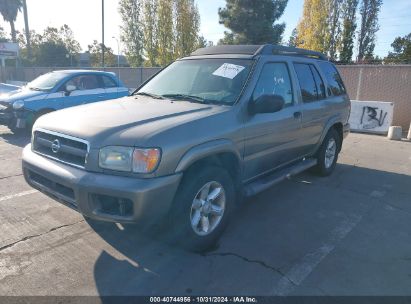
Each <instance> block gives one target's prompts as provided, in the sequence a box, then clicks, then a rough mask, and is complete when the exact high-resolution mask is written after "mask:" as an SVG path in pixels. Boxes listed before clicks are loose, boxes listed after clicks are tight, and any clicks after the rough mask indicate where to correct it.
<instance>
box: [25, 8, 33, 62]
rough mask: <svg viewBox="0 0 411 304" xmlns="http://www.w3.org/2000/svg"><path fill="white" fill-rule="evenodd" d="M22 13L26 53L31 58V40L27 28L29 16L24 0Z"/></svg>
mask: <svg viewBox="0 0 411 304" xmlns="http://www.w3.org/2000/svg"><path fill="white" fill-rule="evenodd" d="M23 13H24V27H25V31H26V41H27V55H28V57H29V58H31V41H30V29H29V18H28V16H27V15H28V14H27V4H26V0H23Z"/></svg>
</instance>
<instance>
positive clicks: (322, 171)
mask: <svg viewBox="0 0 411 304" xmlns="http://www.w3.org/2000/svg"><path fill="white" fill-rule="evenodd" d="M340 144H341V140H340V135H339V134H338V132H337V131H336V130H335V129H334V128H332V129H330V130H329V131H328V133H327V135H326V136H325V138H324V140H323V142H322V144H321V146H320V148H319V149H318V152H317V154H316V158H317V165H316V166H315V167H314V172H315V173H316V174H317V175H320V176H329V175H330V174H331V173H332V172H333V171H334V169H335V166H336V164H337V160H338V153H339V151H340V147H339V145H340Z"/></svg>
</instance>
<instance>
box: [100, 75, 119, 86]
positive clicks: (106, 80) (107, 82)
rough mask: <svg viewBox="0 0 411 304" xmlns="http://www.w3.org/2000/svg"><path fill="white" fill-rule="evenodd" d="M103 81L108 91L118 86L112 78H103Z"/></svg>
mask: <svg viewBox="0 0 411 304" xmlns="http://www.w3.org/2000/svg"><path fill="white" fill-rule="evenodd" d="M101 79H102V80H103V84H104V87H105V88H106V89H109V88H116V87H117V84H116V83H115V82H114V80H113V79H112V78H110V77H107V76H101Z"/></svg>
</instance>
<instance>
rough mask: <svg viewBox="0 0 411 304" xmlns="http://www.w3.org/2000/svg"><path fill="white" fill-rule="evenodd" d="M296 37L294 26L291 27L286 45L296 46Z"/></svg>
mask: <svg viewBox="0 0 411 304" xmlns="http://www.w3.org/2000/svg"><path fill="white" fill-rule="evenodd" d="M297 37H298V31H297V29H296V28H294V29H293V31H292V32H291V35H290V39H288V46H290V47H296V46H297V39H298V38H297Z"/></svg>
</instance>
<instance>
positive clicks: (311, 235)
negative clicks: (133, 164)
mask: <svg viewBox="0 0 411 304" xmlns="http://www.w3.org/2000/svg"><path fill="white" fill-rule="evenodd" d="M409 185H411V176H410V175H406V174H399V173H392V172H386V171H379V170H374V169H369V168H362V167H356V166H351V165H344V164H338V165H337V167H336V171H335V173H334V174H333V175H332V176H330V177H328V178H320V177H316V176H313V175H312V174H311V173H303V174H301V175H298V176H296V177H295V178H293V179H292V180H287V181H285V182H282V183H281V184H278V185H277V186H274V187H272V188H271V189H269V190H267V191H265V192H263V193H260V194H259V195H257V196H255V197H252V198H250V199H248V200H247V201H246V202H245V203H244V205H242V206H241V208H238V210H237V212H236V213H235V216H234V217H233V220H232V221H231V224H230V225H229V227H228V229H227V230H226V232H225V233H224V235H223V237H222V239H221V242H220V245H219V246H217V247H216V248H215V250H214V251H212V252H207V253H203V254H195V253H190V252H187V251H184V250H182V249H180V248H177V247H173V246H170V245H168V244H167V243H166V242H164V240H163V239H162V236H161V233H160V235H159V232H158V230H143V229H142V227H138V226H134V225H124V226H121V225H117V224H109V223H95V222H94V223H93V222H90V225H91V227H92V229H93V230H94V231H95V232H96V233H97V234H98V235H99V236H100V237H101V238H102V239H103V240H104V241H105V242H107V243H108V244H109V245H110V246H111V247H112V248H113V252H107V251H103V252H102V253H101V254H100V256H99V257H98V258H97V260H96V262H95V264H94V280H95V285H96V287H97V290H98V293H99V295H100V296H102V301H103V302H105V298H104V296H113V295H122V296H130V295H146V296H148V295H158V294H161V295H170V296H171V295H179V296H184V295H186V296H189V295H210V294H212V295H224V294H226V295H228V294H231V295H233V294H235V295H264V294H265V295H269V294H270V292H272V286H273V285H275V283H276V282H277V281H279V280H280V278H281V273H285V272H287V270H288V269H290V268H291V267H292V266H293V265H294V264H295V263H296V261H298V260H299V259H301V258H302V257H304V256H305V255H306V254H307V253H308V252H310V250H311V249H312V248H313V247H314V248H316V247H321V246H322V244H323V242H324V241H325V240H326V239H327V238H328V237H329V233H330V231H332V230H333V229H336V225H338V223H341V222H342V221H344V220H346V219H347V218H349V217H350V216H353V215H355V216H360V217H362V216H363V215H365V214H368V213H369V212H370V210H371V209H373V208H377V207H378V206H379V207H381V209H382V210H383V211H384V210H385V207H384V206H385V205H387V206H390V208H394V209H395V210H406V212H408V213H410V212H411V206H408V205H409V204H408V203H407V202H409V196H411V189H410V187H409ZM387 197H389V200H388V199H386V198H387ZM388 209H389V208H388ZM388 209H387V210H388ZM387 212H388V211H387ZM383 219H384V221H387V223H385V222H384V221H382V222H377V223H376V224H377V225H378V227H379V226H381V227H383V226H384V225H386V226H389V225H391V224H392V223H391V222H389V223H388V221H391V219H387V218H385V217H383ZM371 228H372V227H371ZM371 228H370V229H371ZM370 231H371V232H370V233H374V232H373V231H372V230H370ZM385 233H386V234H387V238H386V239H385V238H384V239H381V241H380V242H375V244H373V246H376V248H371V249H368V248H364V250H366V251H367V250H375V252H378V246H382V247H384V246H391V244H388V243H389V242H390V235H388V234H389V233H390V232H389V231H385ZM395 233H397V234H398V232H395V231H392V235H394V234H395ZM406 237H407V238H409V239H408V242H404V243H410V242H411V235H409V234H408V236H406ZM397 241H398V240H397ZM384 242H386V243H384ZM404 248H405V249H406V246H405V245H404ZM404 248H402V247H401V246H397V249H396V250H397V254H398V251H401V250H402V249H404ZM405 249H404V250H405ZM372 252H373V251H372ZM350 258H351V259H352V260H353V265H354V261H355V259H356V257H355V256H353V257H350ZM353 271H354V270H353ZM374 271H377V270H376V269H369V272H370V275H374V276H375V273H374ZM381 271H383V270H381ZM354 272H355V271H354ZM381 276H383V272H381ZM377 277H378V274H377ZM350 280H354V281H355V280H356V276H355V275H350ZM358 280H360V279H358ZM408 281H409V282H408V283H407V284H411V277H409V279H408ZM382 282H383V281H382ZM355 286H356V287H355V288H361V284H360V282H358V283H356V285H355ZM377 287H378V288H379V290H380V291H379V292H380V293H382V294H384V292H387V290H388V289H389V288H390V286H386V287H384V286H377ZM377 287H376V288H377ZM270 288H271V289H270ZM353 288H354V287H353ZM270 290H271V291H270ZM357 291H358V290H357ZM347 294H355V290H347ZM317 295H320V294H319V293H318V291H317ZM107 301H108V299H107Z"/></svg>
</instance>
